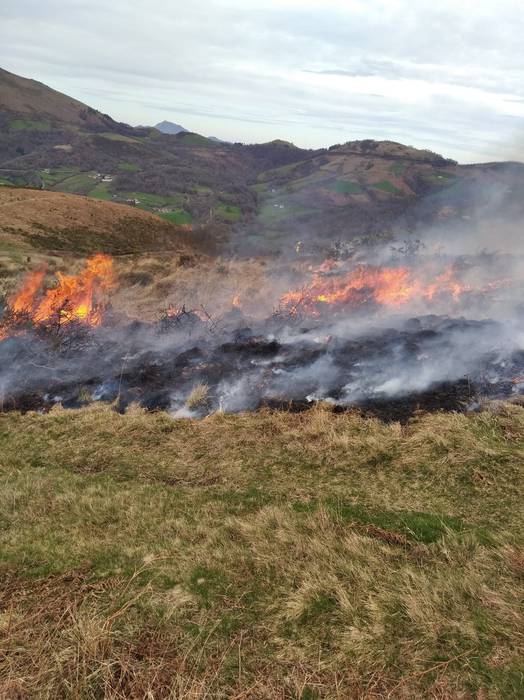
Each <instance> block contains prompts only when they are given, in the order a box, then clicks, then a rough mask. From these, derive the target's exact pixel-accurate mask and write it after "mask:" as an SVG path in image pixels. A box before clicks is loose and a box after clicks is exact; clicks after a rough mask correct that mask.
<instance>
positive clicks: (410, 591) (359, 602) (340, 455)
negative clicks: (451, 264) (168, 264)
mask: <svg viewBox="0 0 524 700" xmlns="http://www.w3.org/2000/svg"><path fill="white" fill-rule="evenodd" d="M523 435H524V408H522V407H519V406H517V405H511V404H496V405H492V406H490V407H489V408H488V409H487V410H485V411H483V412H481V413H478V414H475V415H469V416H465V415H459V414H438V413H436V414H431V415H421V416H419V417H417V418H416V419H413V420H412V421H411V422H409V423H408V424H407V425H405V426H400V425H398V424H389V425H386V424H383V423H381V422H379V421H377V420H371V419H364V418H362V417H360V416H358V415H357V414H351V413H350V414H341V415H336V414H333V413H332V412H330V411H329V410H327V409H325V408H323V407H322V406H319V407H318V408H315V409H313V410H311V411H309V412H306V413H301V414H290V413H285V412H269V411H263V412H259V413H256V414H242V415H236V416H230V415H223V414H216V415H213V416H211V417H209V418H206V419H204V420H202V421H198V422H197V421H187V420H186V421H182V420H181V421H173V420H171V419H170V418H169V417H168V416H167V415H165V414H163V413H153V414H150V413H149V414H148V413H145V412H143V411H141V410H138V409H134V410H130V411H129V412H128V413H127V414H126V415H123V416H122V415H119V414H118V413H116V412H114V411H113V410H112V409H111V408H110V407H108V406H105V407H104V406H100V405H96V406H91V407H89V408H87V409H83V410H80V411H74V412H73V411H66V410H63V409H55V410H53V411H52V412H50V413H49V414H47V415H36V414H31V413H29V414H26V415H24V416H22V415H20V414H16V413H10V414H3V415H0V449H1V452H0V467H1V469H0V478H1V479H2V486H1V489H0V514H1V516H0V517H1V521H2V529H1V533H2V534H1V539H2V545H1V548H0V552H1V562H2V563H1V569H0V571H1V575H2V588H1V591H2V592H1V596H0V606H1V607H0V635H1V642H0V648H1V653H0V696H2V695H3V696H6V697H12V698H24V697H27V698H29V697H31V698H32V697H57V698H58V697H64V698H65V697H82V698H84V697H85V698H98V697H107V698H129V697H137V698H142V697H152V698H153V697H154V698H167V697H170V698H192V699H193V698H204V697H208V698H210V697H217V698H218V697H228V698H229V697H237V698H264V699H266V698H320V697H322V698H348V697H362V698H383V697H398V698H401V697H435V698H455V697H464V698H467V697H486V698H487V697H489V698H497V697H500V698H509V697H518V696H519V695H520V694H521V693H522V690H523V687H522V673H523V669H522V667H521V665H519V664H520V663H521V662H519V649H521V648H522V634H521V631H522V619H521V617H519V601H520V600H521V598H522V595H521V591H522V573H523V570H522V551H523V549H522V546H523V543H522V539H521V534H520V533H521V532H522V518H521V510H520V508H519V503H520V499H519V485H520V484H521V483H522V482H521V479H522V473H521V472H522V466H523V464H524V440H523ZM521 658H522V657H521Z"/></svg>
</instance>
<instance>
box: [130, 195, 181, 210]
mask: <svg viewBox="0 0 524 700" xmlns="http://www.w3.org/2000/svg"><path fill="white" fill-rule="evenodd" d="M119 195H120V196H121V197H125V198H126V199H138V201H139V202H140V204H139V205H138V206H139V207H141V208H143V209H148V210H149V209H153V208H155V207H166V206H167V207H168V206H175V207H176V206H178V207H179V206H180V205H181V204H182V201H183V196H182V195H159V194H150V193H148V192H120V193H119Z"/></svg>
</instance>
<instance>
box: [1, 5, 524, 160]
mask: <svg viewBox="0 0 524 700" xmlns="http://www.w3.org/2000/svg"><path fill="white" fill-rule="evenodd" d="M522 9H523V7H522V2H521V0H497V1H495V0H475V1H474V0H454V1H452V0H433V2H429V1H426V0H300V1H298V0H278V1H277V0H193V2H182V1H181V0H171V2H167V1H164V0H157V1H156V2H154V3H149V2H144V0H140V1H139V0H104V1H103V0H90V1H89V2H83V1H80V0H2V1H1V4H0V65H1V66H2V67H4V68H6V69H7V70H10V71H13V72H14V73H18V74H20V75H24V76H26V77H33V78H35V79H37V80H41V81H42V82H44V83H46V84H48V85H50V86H51V87H54V88H55V89H57V90H61V91H63V92H65V93H67V94H69V95H71V96H73V97H76V98H78V99H80V100H82V101H84V102H87V103H88V104H90V105H92V106H93V107H97V108H98V109H101V110H102V111H103V112H107V113H109V114H111V116H113V117H114V118H115V119H118V120H121V121H127V122H129V123H131V124H151V123H155V122H157V121H160V120H162V119H169V120H171V121H176V122H179V123H181V124H183V125H184V126H186V128H188V129H191V130H194V131H198V132H200V133H204V134H208V135H215V136H219V137H221V138H224V139H228V140H239V141H247V142H254V141H267V140H270V139H274V138H283V139H288V140H291V141H293V142H295V143H296V144H297V145H300V146H314V147H317V146H327V145H330V144H332V143H339V142H343V141H348V140H351V139H357V138H388V139H393V140H396V141H401V142H403V143H408V144H412V145H415V146H424V147H429V148H432V149H433V150H436V151H439V152H441V153H443V154H445V155H448V156H451V157H455V158H457V159H459V160H461V161H466V162H467V161H476V160H494V159H502V158H512V159H520V158H522V156H523V155H524V148H523V143H524V51H523V50H522V48H523V42H524V39H523V37H524V12H523V11H522Z"/></svg>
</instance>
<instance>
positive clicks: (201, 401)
mask: <svg viewBox="0 0 524 700" xmlns="http://www.w3.org/2000/svg"><path fill="white" fill-rule="evenodd" d="M208 402H209V386H208V385H207V384H205V383H204V382H199V383H198V384H196V385H195V386H194V387H193V389H192V391H191V393H190V394H189V396H188V397H187V399H186V406H187V407H188V408H189V409H190V410H194V409H196V408H201V407H202V406H206V405H207V403H208Z"/></svg>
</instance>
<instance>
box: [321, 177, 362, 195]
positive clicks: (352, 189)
mask: <svg viewBox="0 0 524 700" xmlns="http://www.w3.org/2000/svg"><path fill="white" fill-rule="evenodd" d="M329 189H332V190H334V191H335V192H338V193H340V194H361V192H362V188H361V187H360V185H359V184H358V182H352V181H351V180H335V181H334V182H332V183H330V185H329Z"/></svg>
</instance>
